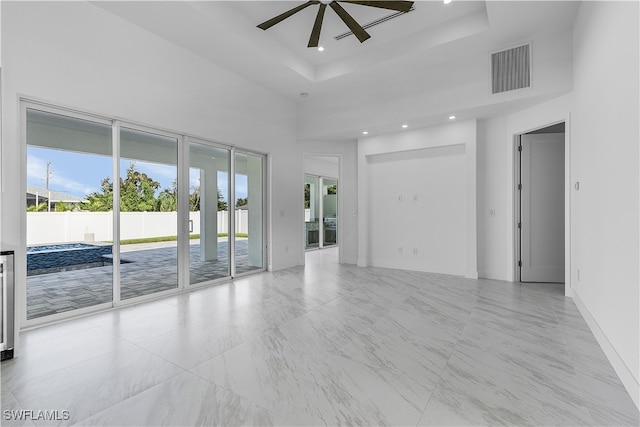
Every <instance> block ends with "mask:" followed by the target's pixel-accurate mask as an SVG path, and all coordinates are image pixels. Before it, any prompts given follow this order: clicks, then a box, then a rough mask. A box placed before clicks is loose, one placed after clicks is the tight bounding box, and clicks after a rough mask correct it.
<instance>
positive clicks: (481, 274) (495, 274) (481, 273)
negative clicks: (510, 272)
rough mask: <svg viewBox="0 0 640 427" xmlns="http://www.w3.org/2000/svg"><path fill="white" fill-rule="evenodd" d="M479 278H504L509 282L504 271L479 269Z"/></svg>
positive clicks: (503, 279)
mask: <svg viewBox="0 0 640 427" xmlns="http://www.w3.org/2000/svg"><path fill="white" fill-rule="evenodd" d="M478 278H480V279H489V280H502V281H505V282H508V280H507V277H506V276H505V275H504V272H497V271H489V270H487V271H479V272H478Z"/></svg>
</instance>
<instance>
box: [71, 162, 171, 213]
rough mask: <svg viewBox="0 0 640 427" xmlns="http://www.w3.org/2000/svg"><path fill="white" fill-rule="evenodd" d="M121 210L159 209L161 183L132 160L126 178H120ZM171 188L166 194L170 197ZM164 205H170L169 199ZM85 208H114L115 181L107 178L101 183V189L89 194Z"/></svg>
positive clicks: (96, 210) (97, 209) (107, 209)
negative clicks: (137, 166)
mask: <svg viewBox="0 0 640 427" xmlns="http://www.w3.org/2000/svg"><path fill="white" fill-rule="evenodd" d="M119 181H120V210H121V211H122V212H144V211H147V212H152V211H155V210H157V207H158V205H157V200H156V196H155V195H156V191H157V190H158V189H159V188H160V183H159V182H157V181H154V180H153V179H152V178H151V177H149V176H148V175H147V174H146V173H143V172H139V171H137V170H136V167H135V163H134V162H131V164H130V165H129V167H128V168H127V173H126V176H125V178H124V179H122V178H120V179H119ZM170 194H171V190H169V192H168V193H167V194H165V196H164V198H165V199H168V198H170V197H168V196H169V195H170ZM164 203H165V204H164V206H165V207H167V206H168V205H170V203H168V201H167V200H165V202H164ZM83 208H84V209H86V210H89V211H94V212H104V211H110V210H113V183H112V182H111V179H110V178H105V179H103V180H102V181H101V183H100V190H99V191H95V192H93V193H91V194H89V195H88V196H87V202H86V203H84V204H83Z"/></svg>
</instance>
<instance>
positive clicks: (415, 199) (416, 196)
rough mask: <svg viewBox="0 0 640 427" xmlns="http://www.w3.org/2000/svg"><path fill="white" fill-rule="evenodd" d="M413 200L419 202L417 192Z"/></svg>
mask: <svg viewBox="0 0 640 427" xmlns="http://www.w3.org/2000/svg"><path fill="white" fill-rule="evenodd" d="M413 201H414V202H417V201H418V195H417V194H415V195H414V196H413Z"/></svg>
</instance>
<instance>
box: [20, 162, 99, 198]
mask: <svg viewBox="0 0 640 427" xmlns="http://www.w3.org/2000/svg"><path fill="white" fill-rule="evenodd" d="M46 176H47V162H46V160H43V159H41V158H39V157H37V156H34V155H33V154H27V180H28V181H30V182H33V183H34V185H37V186H39V187H43V188H44V187H45V186H46ZM29 178H31V179H29ZM49 188H50V189H51V190H53V191H60V192H63V193H70V194H75V195H78V196H85V195H87V194H89V193H91V192H93V191H96V190H97V188H96V187H92V186H90V185H87V184H84V183H82V182H79V181H76V180H74V179H71V178H68V177H67V176H65V174H64V173H63V172H61V171H58V170H56V171H55V172H52V173H51V176H50V177H49Z"/></svg>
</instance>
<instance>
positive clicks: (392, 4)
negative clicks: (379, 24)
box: [340, 0, 413, 13]
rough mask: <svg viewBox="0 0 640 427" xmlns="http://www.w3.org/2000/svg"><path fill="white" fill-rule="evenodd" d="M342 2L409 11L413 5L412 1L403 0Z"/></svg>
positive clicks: (344, 0) (351, 0) (349, 0)
mask: <svg viewBox="0 0 640 427" xmlns="http://www.w3.org/2000/svg"><path fill="white" fill-rule="evenodd" d="M340 1H342V3H353V4H360V5H362V6H371V7H379V8H380V9H389V10H397V11H398V12H405V13H406V12H409V11H410V10H411V7H412V6H413V2H412V1H402V0H395V1H394V0H390V1H376V0H372V1H371V0H370V1H367V0H340Z"/></svg>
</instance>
